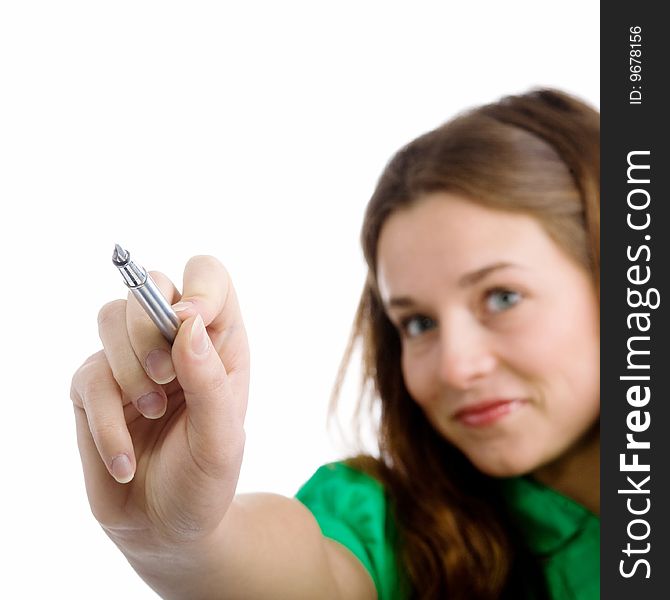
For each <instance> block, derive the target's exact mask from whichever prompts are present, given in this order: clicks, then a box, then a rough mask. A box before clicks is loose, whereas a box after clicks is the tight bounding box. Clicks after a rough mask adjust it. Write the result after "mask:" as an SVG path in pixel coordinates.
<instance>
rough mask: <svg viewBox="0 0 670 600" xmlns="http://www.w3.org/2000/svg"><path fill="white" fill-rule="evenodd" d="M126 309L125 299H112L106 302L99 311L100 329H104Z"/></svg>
mask: <svg viewBox="0 0 670 600" xmlns="http://www.w3.org/2000/svg"><path fill="white" fill-rule="evenodd" d="M125 310H126V301H125V300H112V301H111V302H108V303H107V304H105V305H104V306H103V307H102V308H101V309H100V310H99V311H98V329H102V328H104V327H105V326H107V325H108V324H109V323H110V322H112V321H114V320H115V319H117V318H118V315H119V314H120V313H125Z"/></svg>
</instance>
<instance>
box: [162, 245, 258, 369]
mask: <svg viewBox="0 0 670 600" xmlns="http://www.w3.org/2000/svg"><path fill="white" fill-rule="evenodd" d="M173 308H174V309H175V311H176V312H177V313H178V314H179V316H180V317H181V319H182V320H185V319H186V318H188V317H190V316H192V315H195V314H199V315H200V316H201V317H202V320H203V321H204V323H205V326H206V327H207V331H208V333H209V335H210V338H211V340H212V343H213V345H214V347H215V348H216V350H217V352H218V353H219V355H220V356H221V360H222V361H223V364H224V365H225V367H226V370H227V371H228V373H229V374H230V373H231V372H233V371H236V370H240V369H245V368H247V367H248V361H249V357H248V342H247V334H246V330H245V328H244V323H243V321H242V313H241V311H240V306H239V303H238V300H237V294H236V293H235V288H234V287H233V282H232V280H231V278H230V275H229V274H228V271H227V270H226V268H225V267H224V266H223V265H222V264H221V262H220V261H219V260H218V259H216V258H215V257H213V256H194V257H193V258H191V259H190V260H189V261H188V263H186V267H185V268H184V285H183V289H182V297H181V300H180V301H179V302H178V303H177V304H176V305H174V307H173Z"/></svg>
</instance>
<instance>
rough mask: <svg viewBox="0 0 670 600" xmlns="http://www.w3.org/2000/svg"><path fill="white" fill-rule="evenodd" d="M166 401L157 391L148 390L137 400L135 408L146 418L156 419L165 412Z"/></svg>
mask: <svg viewBox="0 0 670 600" xmlns="http://www.w3.org/2000/svg"><path fill="white" fill-rule="evenodd" d="M166 408H167V403H166V402H165V398H163V396H161V395H160V394H159V393H158V392H149V393H148V394H145V395H144V396H142V397H141V398H140V399H139V400H138V401H137V409H138V410H139V411H140V412H141V413H142V414H143V415H144V416H145V417H146V418H147V419H158V418H160V417H162V416H163V415H164V414H165V409H166Z"/></svg>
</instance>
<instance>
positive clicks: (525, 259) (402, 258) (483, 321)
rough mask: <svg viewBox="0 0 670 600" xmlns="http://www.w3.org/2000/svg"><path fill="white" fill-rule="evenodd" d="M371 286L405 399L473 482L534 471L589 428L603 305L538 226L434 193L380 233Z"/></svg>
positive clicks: (595, 411)
mask: <svg viewBox="0 0 670 600" xmlns="http://www.w3.org/2000/svg"><path fill="white" fill-rule="evenodd" d="M378 281H379V288H380V291H381V296H382V300H383V302H384V306H385V308H386V311H387V314H388V315H389V318H390V319H391V321H392V322H393V323H394V324H395V326H396V327H397V328H398V330H399V331H400V336H401V339H402V371H403V376H404V379H405V384H406V386H407V389H408V390H409V392H410V394H411V395H412V397H413V399H414V400H415V401H416V402H417V403H418V404H419V405H420V407H421V408H422V410H423V411H424V413H425V414H426V416H427V418H428V419H429V420H430V422H431V423H432V425H433V426H434V427H435V429H436V430H437V431H439V432H440V433H441V434H442V435H443V436H444V437H445V438H446V439H447V440H449V441H450V442H451V443H452V444H454V445H455V446H457V447H458V448H459V449H460V450H461V451H462V452H463V453H464V454H465V455H466V456H467V457H468V458H469V459H470V461H471V462H472V463H473V464H474V465H475V466H476V467H477V468H478V469H479V470H481V471H482V472H484V473H487V474H489V475H493V476H513V475H519V474H522V473H529V472H532V471H534V470H536V469H538V468H539V467H541V466H543V465H547V464H549V463H550V462H552V461H554V460H556V459H557V458H559V457H560V456H561V455H563V454H564V453H565V452H566V451H567V450H569V449H571V448H573V447H574V446H575V445H576V443H577V442H578V441H580V439H581V438H582V437H583V436H584V435H585V434H586V433H587V432H588V431H589V430H591V429H592V427H593V425H594V424H595V422H596V421H597V419H598V415H599V405H600V380H599V372H600V364H599V354H600V352H599V350H600V348H599V310H598V300H597V297H596V294H595V292H594V286H593V282H592V280H591V277H590V276H589V274H588V273H586V272H585V271H584V269H583V268H581V267H580V266H579V265H577V264H576V263H575V262H574V260H573V259H571V258H569V257H568V256H567V254H565V253H564V252H563V250H561V248H560V247H559V246H558V245H557V244H556V243H555V242H554V241H553V240H552V239H551V238H550V237H549V236H548V235H547V233H546V232H545V230H544V229H543V228H542V226H541V225H540V224H539V222H538V221H536V220H535V219H533V218H532V217H529V216H526V215H521V214H514V213H511V212H504V211H497V210H491V209H488V208H484V207H482V206H479V205H476V204H474V203H472V202H469V201H467V200H465V199H464V198H462V197H460V196H458V195H454V194H450V193H446V192H439V193H434V194H429V195H427V196H425V197H424V198H422V199H421V200H420V201H418V202H416V203H415V204H413V205H412V206H411V207H410V208H407V209H403V210H399V211H397V212H395V213H393V214H392V215H391V216H390V217H389V218H388V219H387V221H386V223H385V224H384V226H383V228H382V231H381V236H380V239H379V245H378Z"/></svg>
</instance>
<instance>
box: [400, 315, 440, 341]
mask: <svg viewBox="0 0 670 600" xmlns="http://www.w3.org/2000/svg"><path fill="white" fill-rule="evenodd" d="M433 327H435V321H433V319H431V318H430V317H426V316H424V315H413V316H411V317H407V318H405V319H403V320H402V321H401V323H400V329H401V330H402V333H403V334H404V335H405V336H406V337H408V338H414V337H417V336H419V335H421V334H422V333H425V332H426V331H428V330H429V329H432V328H433Z"/></svg>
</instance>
